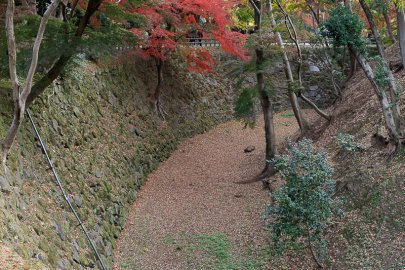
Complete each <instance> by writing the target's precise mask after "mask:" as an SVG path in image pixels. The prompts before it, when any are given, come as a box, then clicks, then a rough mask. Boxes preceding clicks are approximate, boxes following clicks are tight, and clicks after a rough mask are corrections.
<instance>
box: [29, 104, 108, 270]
mask: <svg viewBox="0 0 405 270" xmlns="http://www.w3.org/2000/svg"><path fill="white" fill-rule="evenodd" d="M26 112H27V115H28V118H29V120H30V122H31V124H32V127H33V128H34V131H35V134H36V136H37V138H38V140H39V142H40V144H41V148H42V150H43V151H44V154H45V157H46V160H47V161H48V164H49V167H50V168H51V170H52V173H53V175H54V176H55V180H56V183H57V185H58V187H59V189H60V191H61V193H62V195H63V198H64V199H65V201H66V203H67V204H68V206H69V208H70V210H71V211H72V213H73V215H74V216H75V218H76V220H77V222H78V223H79V225H80V227H81V228H82V230H83V233H84V234H85V236H86V238H87V240H88V242H89V244H90V246H91V248H92V249H93V251H94V254H95V255H96V258H97V260H98V261H99V262H100V267H101V270H107V269H106V267H105V265H104V263H103V260H102V259H101V257H100V254H99V253H98V251H97V249H96V246H95V245H94V243H93V240H91V238H90V235H89V233H88V232H87V229H86V226H85V225H84V224H83V222H82V220H81V219H80V217H79V215H78V214H77V212H76V210H75V209H74V207H73V205H72V203H71V202H70V200H69V197H68V196H67V195H66V192H65V189H64V188H63V185H62V182H61V181H60V178H59V176H58V173H57V172H56V169H55V167H54V166H53V163H52V161H51V159H50V157H49V154H48V150H47V149H46V146H45V144H44V142H43V140H42V138H41V135H40V134H39V131H38V129H37V127H36V125H35V122H34V120H33V119H32V117H31V113H30V111H29V110H28V109H27V110H26Z"/></svg>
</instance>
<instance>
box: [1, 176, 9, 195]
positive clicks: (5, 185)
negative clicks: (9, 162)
mask: <svg viewBox="0 0 405 270" xmlns="http://www.w3.org/2000/svg"><path fill="white" fill-rule="evenodd" d="M0 190H1V191H3V192H4V193H10V192H11V186H10V183H9V182H8V180H7V179H6V178H5V177H2V176H0Z"/></svg>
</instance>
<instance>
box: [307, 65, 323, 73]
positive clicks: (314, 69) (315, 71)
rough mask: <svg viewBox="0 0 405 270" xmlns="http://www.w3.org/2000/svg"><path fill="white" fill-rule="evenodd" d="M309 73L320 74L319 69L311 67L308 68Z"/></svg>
mask: <svg viewBox="0 0 405 270" xmlns="http://www.w3.org/2000/svg"><path fill="white" fill-rule="evenodd" d="M309 72H313V73H318V72H321V70H320V69H319V67H317V66H313V65H312V66H309Z"/></svg>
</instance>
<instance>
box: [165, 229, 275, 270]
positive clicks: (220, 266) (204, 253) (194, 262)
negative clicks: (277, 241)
mask: <svg viewBox="0 0 405 270" xmlns="http://www.w3.org/2000/svg"><path fill="white" fill-rule="evenodd" d="M165 243H166V244H167V245H170V246H172V247H173V248H174V250H175V252H181V253H182V255H183V256H184V257H185V258H187V263H188V269H190V270H191V269H199V270H260V269H264V265H265V263H266V261H268V260H269V256H268V248H265V249H260V250H256V249H255V248H253V247H251V246H248V247H246V248H245V249H243V250H241V251H240V252H238V253H239V254H235V253H233V251H235V250H234V249H233V248H232V243H231V241H230V239H229V237H228V235H226V234H224V233H212V234H199V235H187V234H185V233H180V234H179V235H178V236H172V235H169V236H166V237H165Z"/></svg>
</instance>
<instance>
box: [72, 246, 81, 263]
mask: <svg viewBox="0 0 405 270" xmlns="http://www.w3.org/2000/svg"><path fill="white" fill-rule="evenodd" d="M73 261H74V262H75V263H78V264H80V255H79V252H78V251H77V249H76V248H75V249H74V250H73Z"/></svg>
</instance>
